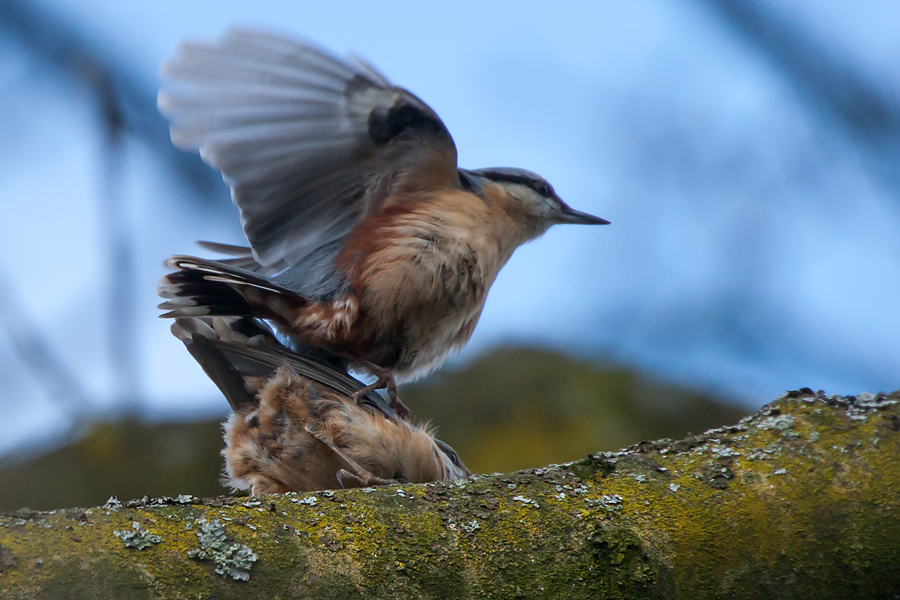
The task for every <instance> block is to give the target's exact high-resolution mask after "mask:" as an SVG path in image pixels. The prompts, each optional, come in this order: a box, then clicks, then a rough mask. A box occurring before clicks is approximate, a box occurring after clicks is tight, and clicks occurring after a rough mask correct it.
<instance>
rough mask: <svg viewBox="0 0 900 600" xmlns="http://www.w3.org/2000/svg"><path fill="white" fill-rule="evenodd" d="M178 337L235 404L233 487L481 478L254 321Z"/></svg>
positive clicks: (188, 325) (229, 455) (217, 323)
mask: <svg viewBox="0 0 900 600" xmlns="http://www.w3.org/2000/svg"><path fill="white" fill-rule="evenodd" d="M172 333H173V334H175V336H176V337H178V338H179V339H180V340H181V341H182V342H184V344H185V346H186V347H187V349H188V350H189V351H190V353H191V355H193V356H194V358H195V359H196V360H197V362H198V363H200V365H201V366H202V367H203V370H204V371H206V373H207V374H208V375H209V377H210V379H212V380H213V382H214V383H215V384H216V385H217V386H218V387H219V389H220V390H221V391H222V393H223V394H224V395H225V397H226V398H227V399H228V402H229V404H230V405H231V408H232V411H233V412H232V414H231V416H230V417H229V418H228V421H227V422H226V424H225V449H224V450H223V451H222V455H223V456H224V457H225V482H226V483H227V484H228V485H230V486H231V487H233V488H234V489H242V490H247V491H250V492H251V493H252V494H254V495H259V494H268V493H284V492H302V491H314V490H323V489H337V488H352V487H364V486H373V485H387V484H392V483H426V482H429V481H444V480H449V479H460V478H463V477H468V476H469V475H471V474H472V472H471V471H469V469H468V468H466V466H465V465H464V464H463V463H462V461H460V460H459V457H458V456H457V455H456V452H454V451H453V449H452V448H450V446H448V445H447V444H445V443H444V442H441V441H440V440H438V439H436V438H435V437H434V434H433V432H432V431H431V430H430V429H428V428H426V427H422V426H416V425H413V424H411V423H409V422H407V421H405V420H402V419H399V418H398V417H397V415H396V414H395V413H394V411H393V410H391V409H390V407H388V406H387V403H386V402H385V401H384V399H383V398H382V397H381V396H379V395H378V394H375V393H366V394H364V395H363V397H362V400H361V401H359V402H357V401H354V400H353V399H352V392H353V391H355V390H357V389H359V388H361V387H362V384H361V383H359V382H358V381H356V380H355V379H353V378H351V377H350V376H349V375H348V374H347V373H346V371H344V370H342V369H341V368H340V367H339V366H336V365H334V364H333V363H332V362H330V361H329V360H328V359H327V357H323V356H320V355H317V354H316V353H315V352H306V353H302V354H298V353H296V352H293V351H291V350H290V349H288V348H286V347H285V346H283V345H282V344H281V343H280V342H279V341H278V339H277V338H276V337H275V335H274V333H273V332H272V331H271V329H269V328H268V327H267V326H266V325H265V324H264V323H262V322H260V321H258V320H256V319H250V318H247V317H242V318H232V317H197V318H189V317H188V318H186V317H182V318H178V319H176V320H175V322H174V324H173V325H172Z"/></svg>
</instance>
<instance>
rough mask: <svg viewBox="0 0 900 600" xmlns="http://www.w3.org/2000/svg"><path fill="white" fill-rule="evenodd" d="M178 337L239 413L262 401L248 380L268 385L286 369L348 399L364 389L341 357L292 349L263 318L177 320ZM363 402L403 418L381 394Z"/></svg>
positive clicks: (175, 333)
mask: <svg viewBox="0 0 900 600" xmlns="http://www.w3.org/2000/svg"><path fill="white" fill-rule="evenodd" d="M172 333H173V334H174V335H175V337H177V338H178V339H180V340H181V341H182V342H183V343H184V345H185V346H186V347H187V349H188V351H189V352H190V353H191V355H192V356H193V357H194V359H195V360H196V361H197V362H198V363H200V366H201V367H203V370H204V371H205V372H206V374H207V375H208V376H209V378H210V379H212V381H213V383H215V384H216V386H218V388H219V389H220V390H221V391H222V393H223V394H224V395H225V398H226V399H227V400H228V402H229V404H230V405H231V407H232V409H234V410H238V409H239V408H241V407H243V406H246V405H247V404H248V403H249V404H255V403H256V401H257V400H256V393H255V389H254V386H252V385H248V380H250V379H251V378H260V379H263V380H268V379H269V378H271V377H272V376H273V375H275V373H276V372H277V371H278V369H280V368H281V367H287V368H288V369H290V370H291V371H293V372H294V373H296V374H298V375H302V376H303V377H306V378H308V379H311V380H312V381H315V382H316V383H318V384H321V385H323V386H325V387H327V388H329V389H332V390H334V391H335V392H338V393H339V394H342V395H344V396H347V397H349V396H351V395H352V394H353V393H354V392H356V391H357V390H359V389H361V388H363V387H364V384H363V383H361V382H360V381H357V380H356V379H355V378H353V377H351V376H350V375H349V374H348V373H347V371H346V369H345V368H343V366H342V363H341V360H340V359H339V358H337V357H334V356H332V355H329V354H326V353H325V352H324V351H322V350H319V349H299V350H290V349H288V348H287V347H285V346H284V345H283V344H282V343H281V342H280V341H279V340H278V338H277V337H276V336H275V334H274V333H273V332H272V330H271V329H270V328H269V327H268V326H267V325H265V323H263V322H262V321H259V320H258V319H251V318H222V317H181V318H176V319H175V323H174V324H173V325H172ZM362 403H363V404H364V405H366V406H368V407H370V408H371V409H373V410H376V411H378V412H381V413H382V414H384V415H385V416H386V417H388V418H390V419H397V414H396V412H395V411H394V409H392V408H391V407H390V405H389V404H388V402H387V401H386V400H385V399H384V398H382V397H381V396H380V395H379V394H377V393H375V392H369V393H367V394H366V395H365V396H363V398H362Z"/></svg>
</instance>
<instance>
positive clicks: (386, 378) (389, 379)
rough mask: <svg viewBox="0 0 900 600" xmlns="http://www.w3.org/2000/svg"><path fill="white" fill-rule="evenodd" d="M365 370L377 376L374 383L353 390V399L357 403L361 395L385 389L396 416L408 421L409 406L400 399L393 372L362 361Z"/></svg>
mask: <svg viewBox="0 0 900 600" xmlns="http://www.w3.org/2000/svg"><path fill="white" fill-rule="evenodd" d="M363 366H365V368H366V370H368V371H369V372H370V373H372V375H374V376H375V377H377V378H378V379H376V380H375V383H370V384H369V385H367V386H365V387H363V388H360V389H358V390H356V391H355V392H353V401H354V402H356V403H357V404H359V403H360V402H361V401H362V398H363V396H365V395H366V394H368V393H369V392H371V391H373V390H386V391H387V394H388V398H389V399H390V406H391V408H393V409H394V411H395V412H396V413H397V416H398V417H400V418H401V419H403V420H404V421H409V408H407V406H406V405H405V404H403V402H401V401H400V390H398V389H397V382H396V381H395V380H394V374H393V373H391V371H390V370H389V369H383V368H381V367H379V366H377V365H374V364H372V363H370V362H363Z"/></svg>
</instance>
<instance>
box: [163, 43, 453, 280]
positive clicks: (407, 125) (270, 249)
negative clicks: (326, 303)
mask: <svg viewBox="0 0 900 600" xmlns="http://www.w3.org/2000/svg"><path fill="white" fill-rule="evenodd" d="M162 77H163V79H164V84H163V89H162V91H161V92H160V94H159V109H160V111H161V112H162V113H163V114H164V115H165V116H166V117H167V118H168V119H169V120H170V121H171V133H172V141H173V142H174V143H175V145H177V146H178V147H180V148H183V149H198V148H199V150H200V154H201V156H202V157H203V160H205V161H206V162H207V163H208V164H210V165H212V166H214V167H216V168H217V169H219V170H221V171H222V174H223V176H224V178H225V180H226V182H227V183H228V184H229V185H230V186H231V189H232V198H233V199H234V202H235V204H237V206H238V209H239V210H240V212H241V219H242V223H243V226H244V233H245V234H246V235H247V239H248V240H249V242H250V245H251V246H252V248H253V258H254V259H255V260H256V261H258V262H259V263H260V265H261V266H262V267H269V268H276V269H277V268H279V267H284V266H288V267H290V266H295V265H300V264H301V263H303V262H304V260H305V259H307V258H308V257H310V255H312V254H313V253H315V256H314V257H313V259H312V260H311V261H310V262H311V263H315V266H314V267H312V268H309V267H307V268H306V269H305V271H306V272H305V277H312V278H313V279H316V278H318V279H320V280H324V279H325V278H327V276H328V273H326V271H327V270H328V269H329V268H331V263H332V261H333V258H334V257H335V256H336V255H337V253H338V252H339V251H340V243H341V240H342V239H343V238H344V236H346V235H347V234H348V233H350V231H351V230H352V229H353V228H354V227H355V226H356V225H357V224H359V223H360V222H361V221H362V220H363V219H365V218H366V217H367V216H369V215H371V214H373V213H375V212H376V211H378V209H379V208H381V207H382V206H383V205H384V203H385V199H386V198H387V197H388V196H389V195H390V194H391V192H392V190H397V189H402V190H404V191H415V190H416V189H423V188H424V189H428V188H432V189H433V188H435V187H438V186H447V185H453V186H458V185H459V175H458V172H457V166H456V147H455V145H454V143H453V139H452V138H451V137H450V134H449V132H448V131H447V128H446V127H445V126H444V124H443V123H442V122H441V120H440V118H439V117H438V116H437V114H435V112H434V111H433V110H431V108H429V107H428V105H426V104H425V103H424V102H422V101H421V100H419V99H418V98H416V97H415V96H414V95H413V94H411V93H409V92H408V91H406V90H403V89H401V88H398V87H394V86H392V85H391V84H390V83H389V82H388V81H387V80H386V79H385V78H384V77H383V76H381V75H380V74H378V73H377V72H376V71H375V70H374V69H373V68H372V67H370V66H368V65H366V64H365V63H363V62H362V61H360V60H357V59H343V60H342V59H339V58H336V57H334V56H331V55H330V54H328V53H326V52H324V51H322V50H320V49H317V48H314V47H312V46H311V45H309V44H307V43H304V42H299V41H295V40H291V39H287V38H284V37H280V36H277V35H273V34H268V33H262V32H258V31H247V30H231V31H228V32H227V33H225V34H224V35H223V36H222V37H221V38H219V39H218V40H217V41H216V42H215V43H214V44H212V45H201V44H189V43H184V44H182V45H181V46H180V47H179V49H178V51H177V53H176V54H175V56H174V57H173V58H172V59H171V60H169V61H167V62H166V63H164V65H163V68H162ZM309 271H313V272H309Z"/></svg>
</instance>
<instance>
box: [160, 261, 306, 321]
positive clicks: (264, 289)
mask: <svg viewBox="0 0 900 600" xmlns="http://www.w3.org/2000/svg"><path fill="white" fill-rule="evenodd" d="M166 264H167V265H168V266H169V267H171V268H173V269H176V271H175V272H174V273H169V274H168V275H165V276H164V277H163V278H162V280H161V281H160V286H159V295H160V297H162V298H164V299H165V302H163V303H162V304H160V305H159V308H160V309H162V310H165V311H167V312H165V313H164V314H163V315H161V317H163V318H178V317H204V316H230V317H262V318H270V319H278V320H285V319H287V320H290V318H291V308H292V307H293V308H296V307H299V306H303V305H305V304H306V303H307V302H308V300H307V299H306V298H305V297H303V296H301V295H300V294H298V293H297V292H295V291H293V290H291V289H288V288H286V287H284V286H282V285H280V284H278V283H276V282H275V281H273V280H272V279H271V278H269V277H267V276H265V275H261V274H259V273H254V272H252V271H249V270H246V269H243V268H241V267H240V266H235V265H233V264H226V263H224V262H222V261H216V260H208V259H204V258H197V257H193V256H180V255H176V256H173V257H172V258H170V259H169V260H168V261H167V263H166Z"/></svg>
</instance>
